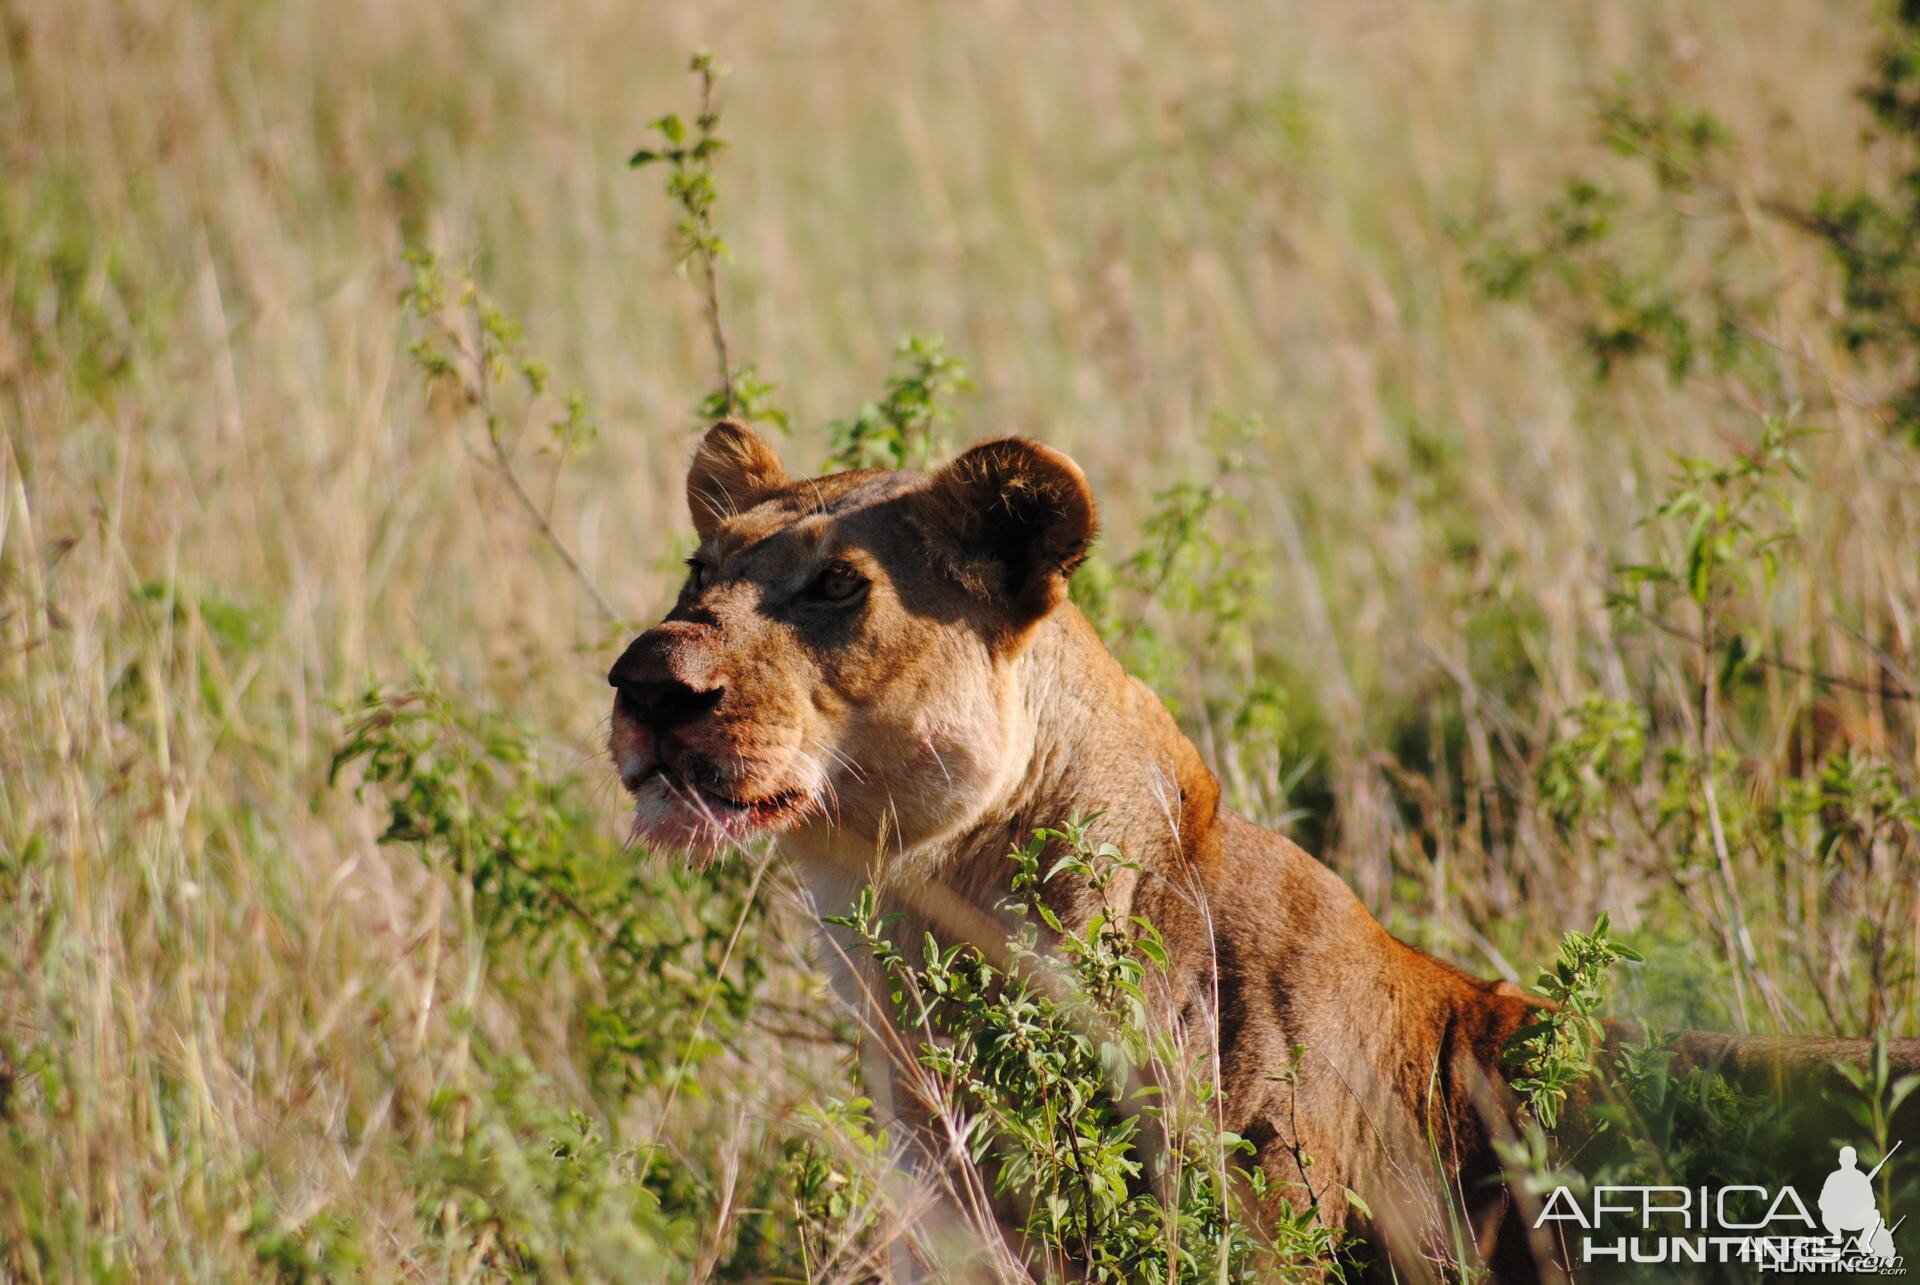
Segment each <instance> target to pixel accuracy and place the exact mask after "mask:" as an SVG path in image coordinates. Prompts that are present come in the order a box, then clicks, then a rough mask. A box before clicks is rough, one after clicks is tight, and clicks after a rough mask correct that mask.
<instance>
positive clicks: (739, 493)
mask: <svg viewBox="0 0 1920 1285" xmlns="http://www.w3.org/2000/svg"><path fill="white" fill-rule="evenodd" d="M786 482H787V470H786V469H784V468H782V467H781V466H780V457H779V456H777V455H775V454H774V453H773V448H772V447H771V446H768V445H767V441H766V439H765V438H763V437H761V436H760V434H758V433H756V432H754V431H753V430H752V429H750V428H748V427H747V426H746V425H745V424H741V423H738V422H736V421H734V420H730V419H723V420H721V421H720V422H719V423H718V424H715V425H714V426H713V427H712V428H710V429H708V430H707V433H706V436H704V437H702V438H701V439H700V447H699V449H698V450H696V451H694V453H693V464H692V466H691V467H689V468H688V469H687V508H688V510H689V511H691V512H692V514H693V529H694V530H695V531H698V532H699V533H700V536H701V538H702V539H705V538H706V537H707V536H708V535H710V534H711V533H712V531H713V529H714V528H715V527H717V526H719V525H720V523H721V522H722V521H723V520H725V519H727V518H730V517H732V516H733V515H734V514H736V513H743V512H745V511H746V510H748V509H750V508H752V507H753V506H754V505H756V504H758V503H760V501H761V500H763V499H765V498H766V497H767V496H768V495H770V494H771V493H773V492H774V491H777V490H779V489H780V488H781V487H782V486H785V485H786Z"/></svg>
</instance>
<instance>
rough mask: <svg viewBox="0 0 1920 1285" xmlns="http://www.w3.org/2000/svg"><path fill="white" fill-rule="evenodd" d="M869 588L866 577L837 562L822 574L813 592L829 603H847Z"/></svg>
mask: <svg viewBox="0 0 1920 1285" xmlns="http://www.w3.org/2000/svg"><path fill="white" fill-rule="evenodd" d="M866 587H867V581H866V577H865V576H862V575H861V574H860V573H859V572H858V571H855V570H854V569H853V568H852V567H849V566H847V565H846V564H845V563H840V562H836V563H834V564H833V565H832V566H830V567H828V568H827V569H826V570H825V571H822V572H821V573H820V578H819V579H818V580H816V581H814V583H813V592H814V593H815V594H816V595H818V596H819V597H821V598H825V599H826V600H827V601H828V602H846V601H848V600H849V599H851V598H852V597H853V596H854V595H855V594H857V593H859V592H860V591H861V590H862V589H864V588H866Z"/></svg>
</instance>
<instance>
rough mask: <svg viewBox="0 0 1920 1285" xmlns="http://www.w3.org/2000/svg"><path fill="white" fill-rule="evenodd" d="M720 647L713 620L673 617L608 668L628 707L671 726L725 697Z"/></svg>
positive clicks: (659, 727) (661, 726)
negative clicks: (690, 619) (678, 618)
mask: <svg viewBox="0 0 1920 1285" xmlns="http://www.w3.org/2000/svg"><path fill="white" fill-rule="evenodd" d="M719 661H720V647H719V639H718V638H717V637H716V636H715V633H714V629H713V626H711V625H704V624H696V623H694V622H692V621H687V620H670V621H668V622H667V623H666V624H663V625H656V626H655V627H654V628H652V629H649V630H647V632H646V633H644V634H641V635H640V636H639V637H638V638H636V639H634V640H633V642H632V643H631V644H630V645H629V646H628V647H627V649H626V651H625V652H623V653H622V654H621V656H620V659H619V660H617V661H615V662H614V663H613V668H612V669H611V670H609V671H608V672H607V682H608V683H609V684H611V685H612V686H613V687H614V688H615V689H616V690H617V691H618V692H619V693H620V696H619V700H620V702H621V704H622V707H623V708H625V709H626V711H627V712H628V713H629V714H631V715H633V716H634V717H635V718H637V719H639V720H640V721H641V722H644V723H647V724H648V725H650V726H651V727H653V728H654V730H656V731H666V730H667V729H668V728H670V727H677V726H678V725H680V724H681V723H685V722H688V721H690V720H691V719H694V718H697V717H699V716H700V715H701V714H704V713H706V712H707V711H708V710H710V709H712V708H713V707H714V706H715V705H718V704H719V703H720V697H721V696H722V695H723V694H724V693H725V691H726V688H725V686H724V685H723V684H722V683H721V681H720V672H719Z"/></svg>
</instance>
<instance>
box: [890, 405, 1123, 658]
mask: <svg viewBox="0 0 1920 1285" xmlns="http://www.w3.org/2000/svg"><path fill="white" fill-rule="evenodd" d="M927 501H928V517H929V526H930V528H931V531H930V533H931V534H934V535H935V536H936V538H941V537H944V539H946V540H950V541H953V542H955V543H956V544H957V546H958V553H959V556H958V558H956V559H955V569H956V571H957V572H958V573H959V575H960V579H961V581H962V583H964V584H966V585H967V587H968V588H970V589H972V590H974V591H975V592H977V593H982V594H984V595H986V596H988V597H990V598H993V599H995V600H997V601H999V602H1000V603H1002V604H1003V605H1004V606H1005V607H1006V608H1007V609H1008V611H1009V612H1010V613H1011V614H1012V616H1013V623H1014V626H1015V627H1016V628H1024V627H1025V626H1026V625H1029V624H1031V623H1033V622H1034V621H1036V620H1038V619H1040V617H1042V616H1044V615H1046V614H1047V613H1048V612H1050V611H1052V610H1053V609H1054V608H1055V607H1057V606H1059V605H1060V602H1061V600H1062V599H1063V598H1065V597H1066V594H1067V579H1068V578H1069V577H1070V576H1072V575H1073V573H1074V571H1075V570H1076V569H1077V568H1078V567H1079V566H1080V564H1081V563H1082V562H1083V561H1085V560H1086V556H1087V548H1088V546H1089V545H1091V544H1092V543H1093V537H1094V533H1095V531H1096V530H1097V528H1098V525H1099V523H1098V519H1097V518H1096V517H1095V515H1094V508H1093V492H1092V491H1091V490H1090V489H1089V488H1088V486H1087V479H1086V475H1085V474H1083V473H1081V471H1080V466H1079V465H1078V464H1075V463H1074V462H1073V461H1072V460H1070V459H1068V458H1067V457H1066V456H1064V455H1062V454H1061V453H1060V452H1059V451H1056V450H1054V449H1053V448H1052V447H1050V446H1042V445H1041V444H1040V443H1038V442H1035V441H1029V440H1028V439H1027V438H1024V437H1004V438H1001V439H1000V440H999V441H997V442H982V443H981V444H980V445H978V446H976V447H974V448H973V449H972V450H969V451H967V452H965V453H964V454H962V455H960V456H959V457H958V458H956V459H955V460H954V461H953V462H952V463H950V464H948V465H947V466H946V467H945V468H943V469H941V470H940V471H939V472H937V473H935V474H934V475H933V481H932V484H931V485H930V486H929V487H928V491H927Z"/></svg>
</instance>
